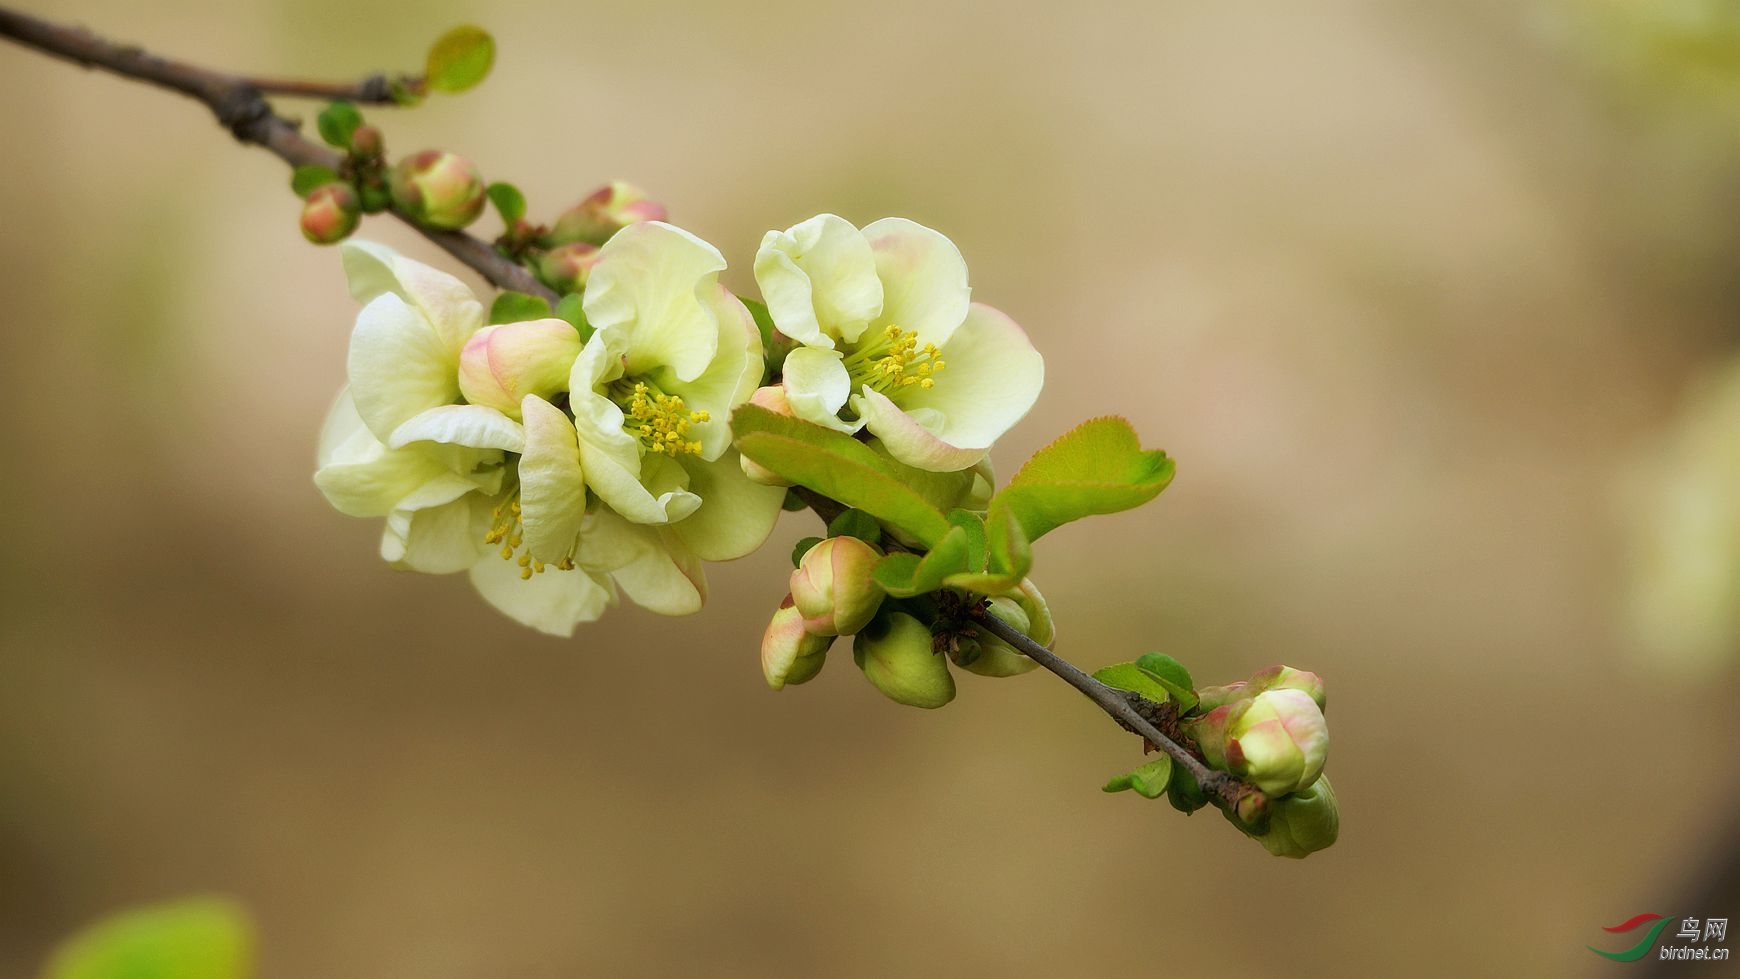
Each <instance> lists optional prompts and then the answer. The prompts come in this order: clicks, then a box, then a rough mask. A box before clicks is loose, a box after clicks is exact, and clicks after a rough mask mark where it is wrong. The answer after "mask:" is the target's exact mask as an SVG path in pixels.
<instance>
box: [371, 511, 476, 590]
mask: <svg viewBox="0 0 1740 979" xmlns="http://www.w3.org/2000/svg"><path fill="white" fill-rule="evenodd" d="M489 525H490V503H489V499H488V498H487V497H485V496H483V495H481V494H477V493H468V494H466V495H465V496H462V497H460V498H459V499H456V500H453V501H451V502H448V503H443V504H441V505H440V506H433V507H426V508H424V509H419V510H394V511H393V512H392V513H390V514H388V515H387V527H386V531H385V532H384V533H383V534H382V535H381V557H382V558H383V559H385V560H386V562H387V563H388V564H391V565H392V566H393V567H395V568H399V569H400V570H404V571H421V572H423V573H424V574H453V573H455V572H458V571H464V570H465V569H467V568H469V567H471V566H472V565H474V564H476V563H477V562H478V559H480V558H482V557H483V556H484V554H485V553H486V545H485V544H484V542H483V538H484V535H485V534H487V533H489Z"/></svg>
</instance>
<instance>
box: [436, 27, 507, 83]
mask: <svg viewBox="0 0 1740 979" xmlns="http://www.w3.org/2000/svg"><path fill="white" fill-rule="evenodd" d="M493 64H495V38H493V37H490V36H489V32H488V31H486V30H484V29H483V28H481V27H473V26H471V25H469V24H466V25H463V26H460V27H455V28H454V29H452V30H450V31H448V32H447V33H445V34H443V35H441V37H440V39H439V40H437V41H436V42H435V44H434V45H433V46H432V47H430V48H429V60H428V63H427V65H426V67H425V68H424V79H425V82H426V84H427V85H428V86H429V88H431V89H433V90H435V91H437V92H463V91H465V90H466V89H468V88H471V87H472V86H473V85H476V84H477V83H478V82H481V81H483V79H484V76H486V75H488V74H489V69H490V66H491V65H493Z"/></svg>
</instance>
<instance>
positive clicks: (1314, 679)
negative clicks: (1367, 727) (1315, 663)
mask: <svg viewBox="0 0 1740 979" xmlns="http://www.w3.org/2000/svg"><path fill="white" fill-rule="evenodd" d="M1265 690H1299V691H1303V692H1304V693H1306V694H1307V695H1309V696H1310V697H1311V699H1312V700H1314V701H1316V702H1317V706H1318V707H1319V708H1326V707H1328V706H1329V704H1328V702H1327V701H1326V700H1325V699H1324V696H1323V678H1322V677H1320V676H1318V675H1317V674H1315V673H1308V672H1306V671H1304V670H1295V669H1293V668H1292V667H1291V666H1271V667H1269V668H1267V669H1264V670H1259V671H1257V673H1256V674H1255V675H1253V676H1252V677H1251V682H1250V688H1249V691H1248V693H1249V694H1252V695H1254V694H1258V693H1261V692H1263V691H1265Z"/></svg>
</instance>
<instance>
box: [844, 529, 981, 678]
mask: <svg viewBox="0 0 1740 979" xmlns="http://www.w3.org/2000/svg"><path fill="white" fill-rule="evenodd" d="M818 546H819V545H818ZM852 659H853V661H854V662H856V663H857V664H858V668H859V669H861V670H863V671H864V677H865V679H868V680H869V681H870V682H871V684H873V685H874V686H875V687H876V689H878V690H880V691H882V692H883V693H884V694H886V695H887V696H888V698H889V699H890V700H893V701H895V702H896V703H901V704H906V705H907V706H909V707H925V708H931V707H941V706H942V705H944V704H946V703H948V702H949V701H951V700H953V699H955V679H954V677H952V676H950V675H949V665H948V658H947V657H945V656H943V655H941V654H939V653H937V652H936V651H935V649H934V646H933V643H932V640H931V635H930V627H929V626H927V625H925V624H924V623H923V622H920V621H918V620H917V619H915V618H913V617H912V616H910V615H907V614H906V613H905V612H892V613H890V614H888V615H883V616H879V617H877V619H876V620H875V621H874V622H872V623H870V625H869V627H868V628H866V629H864V630H863V631H861V632H859V633H858V637H857V638H856V639H854V640H852Z"/></svg>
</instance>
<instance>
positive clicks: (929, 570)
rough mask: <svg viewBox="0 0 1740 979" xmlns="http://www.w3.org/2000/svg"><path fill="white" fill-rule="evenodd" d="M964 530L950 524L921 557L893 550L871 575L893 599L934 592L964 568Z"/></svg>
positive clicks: (965, 536) (965, 557) (965, 550)
mask: <svg viewBox="0 0 1740 979" xmlns="http://www.w3.org/2000/svg"><path fill="white" fill-rule="evenodd" d="M966 562H967V532H966V531H964V530H962V529H961V528H959V527H950V528H949V532H948V533H947V534H944V535H943V539H942V540H940V541H938V542H937V544H936V546H935V547H933V548H931V549H930V551H929V552H928V553H927V554H925V555H924V556H923V557H922V558H921V557H918V556H917V555H914V554H907V553H905V552H903V551H895V552H894V553H893V554H890V555H888V556H887V557H885V558H883V559H882V560H881V561H878V562H876V568H875V570H873V571H871V573H870V576H871V577H873V578H875V579H876V583H877V584H879V585H881V586H882V590H883V591H885V592H887V593H888V594H890V595H893V596H894V597H895V598H911V597H913V596H914V595H923V594H926V593H929V592H933V591H936V590H937V589H938V588H941V587H942V586H943V583H944V581H945V580H946V579H947V578H948V577H949V576H950V575H953V574H959V573H961V572H963V571H965V570H966Z"/></svg>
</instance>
